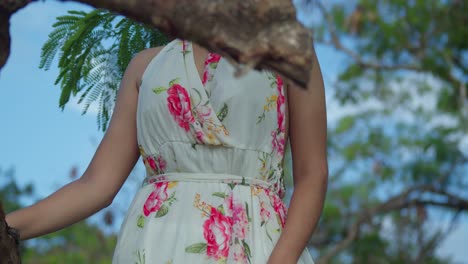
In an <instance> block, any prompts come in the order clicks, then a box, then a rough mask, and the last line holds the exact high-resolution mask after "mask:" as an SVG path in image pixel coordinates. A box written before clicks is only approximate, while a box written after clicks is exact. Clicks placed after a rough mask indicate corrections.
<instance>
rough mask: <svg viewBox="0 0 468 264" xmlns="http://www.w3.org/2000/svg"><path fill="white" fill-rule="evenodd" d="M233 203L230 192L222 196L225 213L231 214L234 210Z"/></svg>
mask: <svg viewBox="0 0 468 264" xmlns="http://www.w3.org/2000/svg"><path fill="white" fill-rule="evenodd" d="M233 208H234V204H233V199H232V192H229V194H228V195H227V196H226V198H224V212H225V214H226V215H232V211H233V210H234V209H233Z"/></svg>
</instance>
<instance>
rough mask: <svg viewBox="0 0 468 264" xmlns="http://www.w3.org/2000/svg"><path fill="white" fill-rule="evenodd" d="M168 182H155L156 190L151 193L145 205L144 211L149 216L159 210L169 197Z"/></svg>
mask: <svg viewBox="0 0 468 264" xmlns="http://www.w3.org/2000/svg"><path fill="white" fill-rule="evenodd" d="M167 185H168V183H167V182H157V183H155V184H154V186H155V187H154V190H153V191H152V192H151V193H150V195H149V196H148V198H147V199H146V202H145V204H144V206H143V213H144V215H145V216H148V215H149V214H151V213H152V212H157V211H158V210H159V208H161V205H162V204H163V203H164V201H166V199H167V196H168V195H167Z"/></svg>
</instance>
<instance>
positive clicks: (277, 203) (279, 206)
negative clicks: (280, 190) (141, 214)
mask: <svg viewBox="0 0 468 264" xmlns="http://www.w3.org/2000/svg"><path fill="white" fill-rule="evenodd" d="M270 201H271V203H272V205H273V209H274V210H275V213H276V214H277V215H278V216H279V220H280V222H281V227H284V224H285V223H286V213H287V212H286V206H285V205H284V203H283V201H282V200H281V199H280V198H279V196H278V195H276V194H273V195H271V196H270Z"/></svg>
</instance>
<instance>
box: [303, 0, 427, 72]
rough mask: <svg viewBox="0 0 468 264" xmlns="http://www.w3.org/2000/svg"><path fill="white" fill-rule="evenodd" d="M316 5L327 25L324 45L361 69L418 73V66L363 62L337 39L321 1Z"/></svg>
mask: <svg viewBox="0 0 468 264" xmlns="http://www.w3.org/2000/svg"><path fill="white" fill-rule="evenodd" d="M310 1H312V0H310ZM315 2H316V3H317V7H318V8H319V9H320V11H321V12H322V14H323V17H324V18H325V21H326V24H327V25H328V29H329V33H330V38H331V39H330V41H324V40H323V41H322V43H324V44H328V45H332V46H333V47H335V49H337V50H339V51H342V52H344V53H346V54H347V55H348V56H350V57H351V58H352V59H353V60H354V61H355V62H356V63H357V64H359V65H360V66H362V67H365V68H371V69H375V70H386V71H396V70H410V71H417V72H420V71H421V68H420V67H419V66H418V65H412V64H393V65H392V64H383V63H378V62H370V61H366V60H364V59H363V58H362V57H361V56H360V55H359V54H358V53H356V52H354V51H352V50H351V49H349V48H347V47H346V46H344V45H343V44H342V43H341V41H340V38H339V37H338V33H337V31H336V28H335V27H333V24H334V23H333V19H332V17H331V15H330V13H328V11H327V9H326V8H325V6H324V5H323V3H322V2H321V1H315Z"/></svg>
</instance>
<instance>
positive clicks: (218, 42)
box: [0, 0, 313, 88]
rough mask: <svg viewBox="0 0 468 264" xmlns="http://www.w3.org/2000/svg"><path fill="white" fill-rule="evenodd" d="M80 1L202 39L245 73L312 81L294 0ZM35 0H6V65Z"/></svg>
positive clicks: (0, 29)
mask: <svg viewBox="0 0 468 264" xmlns="http://www.w3.org/2000/svg"><path fill="white" fill-rule="evenodd" d="M74 1H76V2H81V3H85V4H89V5H91V6H93V7H96V8H105V9H108V10H111V11H114V12H117V13H120V14H122V15H125V16H127V17H129V18H132V19H134V20H136V21H139V22H142V23H145V24H147V25H150V26H153V27H155V28H158V29H159V30H161V31H162V32H164V33H165V34H166V35H168V36H169V37H178V38H182V39H187V40H191V41H193V42H196V43H197V44H199V45H201V46H203V47H205V48H206V49H208V50H211V51H214V52H217V53H219V54H220V55H222V56H223V57H225V58H226V59H228V60H230V61H231V62H232V63H233V64H234V65H236V67H237V68H238V71H237V73H238V74H239V75H241V74H242V73H244V72H247V71H248V70H249V69H252V68H255V69H268V70H272V71H275V72H277V73H279V74H281V75H282V76H284V77H286V78H287V79H289V80H291V81H293V82H294V83H295V84H297V85H298V86H299V87H303V88H305V87H306V85H307V82H308V80H309V73H310V71H311V68H312V65H313V61H312V58H313V56H312V55H313V45H312V32H311V31H310V30H308V29H306V28H305V27H304V26H303V25H302V24H300V23H299V22H298V21H297V19H296V10H295V8H294V6H293V4H292V2H291V0H268V1H267V0H226V1H212V0H178V1H166V0H74ZM30 2H32V1H28V0H4V1H2V2H0V23H1V24H0V25H2V26H0V37H1V39H0V41H1V44H0V45H2V46H1V49H0V68H1V67H3V65H4V64H5V63H6V59H7V57H8V54H9V32H8V27H9V26H8V19H9V17H10V16H11V14H13V13H14V12H16V11H17V10H19V9H20V8H22V7H24V6H26V5H27V4H28V3H30ZM5 21H6V22H5ZM237 63H239V64H240V65H238V64H237ZM241 66H242V67H241Z"/></svg>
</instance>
